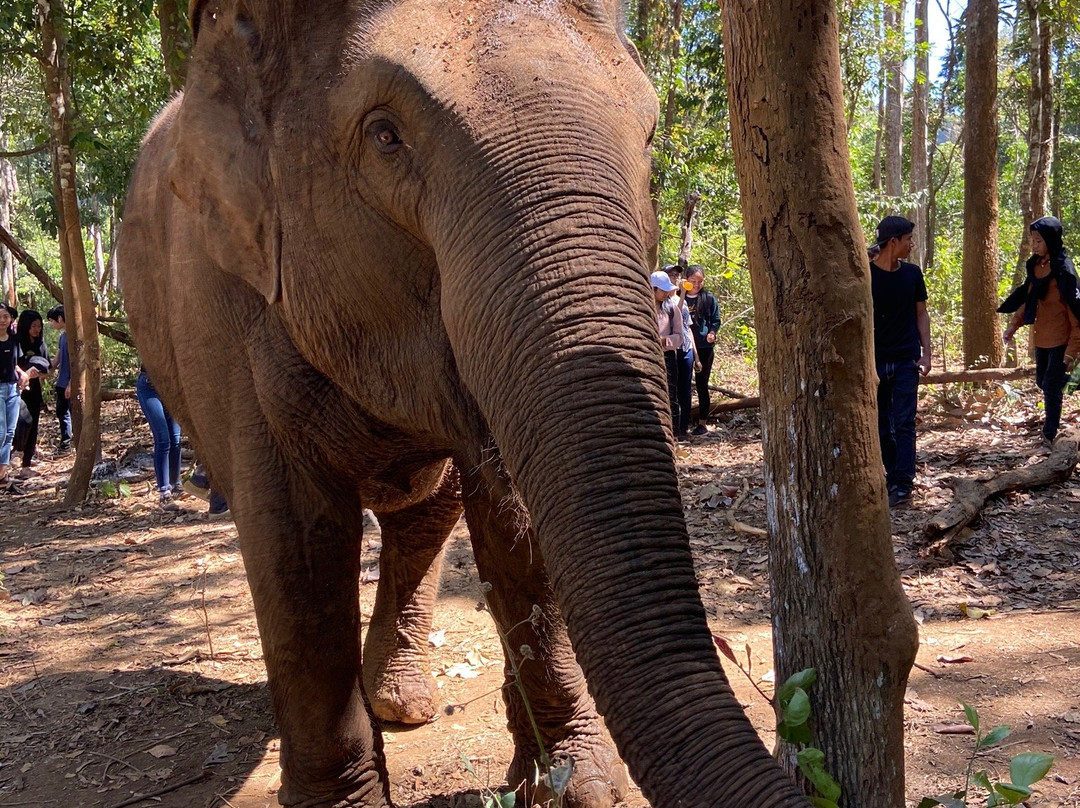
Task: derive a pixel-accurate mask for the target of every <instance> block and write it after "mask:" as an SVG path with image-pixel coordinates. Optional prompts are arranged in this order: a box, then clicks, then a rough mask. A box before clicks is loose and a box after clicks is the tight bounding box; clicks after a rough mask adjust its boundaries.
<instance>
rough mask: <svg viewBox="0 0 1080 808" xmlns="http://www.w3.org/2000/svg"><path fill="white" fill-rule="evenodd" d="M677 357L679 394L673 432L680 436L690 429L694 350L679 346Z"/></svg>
mask: <svg viewBox="0 0 1080 808" xmlns="http://www.w3.org/2000/svg"><path fill="white" fill-rule="evenodd" d="M676 353H677V354H678V357H677V359H676V361H677V363H678V379H677V385H678V390H677V392H678V396H679V423H678V425H677V426H678V428H677V429H676V430H675V434H676V435H678V436H679V437H682V436H683V435H685V434H686V433H687V431H688V430H689V429H690V408H691V407H692V406H693V399H692V395H693V389H694V352H693V351H684V350H682V349H681V348H680V349H679V350H678V351H676Z"/></svg>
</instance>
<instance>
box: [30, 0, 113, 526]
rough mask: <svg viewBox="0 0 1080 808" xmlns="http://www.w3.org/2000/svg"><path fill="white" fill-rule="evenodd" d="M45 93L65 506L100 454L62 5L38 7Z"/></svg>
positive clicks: (79, 492)
mask: <svg viewBox="0 0 1080 808" xmlns="http://www.w3.org/2000/svg"><path fill="white" fill-rule="evenodd" d="M37 8H38V25H39V28H40V31H41V44H42V54H43V56H44V59H43V61H42V65H43V68H44V73H45V92H46V95H47V99H48V102H49V117H50V124H51V128H52V141H53V143H52V147H53V148H52V158H53V182H54V188H55V192H56V210H57V215H58V217H59V221H60V259H61V268H62V271H63V276H64V313H65V314H66V315H67V317H66V320H67V333H68V352H69V356H70V358H71V384H72V387H73V391H72V396H71V403H72V411H73V412H72V414H73V415H74V416H75V417H74V418H72V426H73V427H74V429H75V431H76V436H75V437H76V456H75V465H74V467H73V468H72V470H71V477H70V479H69V480H68V487H67V491H66V493H65V495H64V504H65V505H69V506H70V505H76V504H79V503H81V502H82V501H84V500H85V499H86V492H87V490H88V489H89V486H90V475H91V473H92V472H93V470H94V463H95V462H96V460H97V458H98V455H99V454H100V448H101V346H100V345H99V343H98V336H97V329H96V328H95V325H96V321H97V318H96V312H95V311H94V294H93V290H92V289H91V287H90V277H89V275H88V274H87V266H86V250H85V247H84V246H83V239H82V222H81V217H80V215H79V198H78V189H77V185H76V182H75V154H74V151H73V150H72V148H71V115H72V107H71V90H70V87H71V85H70V81H69V76H68V72H67V56H66V53H65V41H64V32H63V25H64V22H65V20H66V12H65V9H64V4H63V0H48V2H43V0H39V3H38V7H37Z"/></svg>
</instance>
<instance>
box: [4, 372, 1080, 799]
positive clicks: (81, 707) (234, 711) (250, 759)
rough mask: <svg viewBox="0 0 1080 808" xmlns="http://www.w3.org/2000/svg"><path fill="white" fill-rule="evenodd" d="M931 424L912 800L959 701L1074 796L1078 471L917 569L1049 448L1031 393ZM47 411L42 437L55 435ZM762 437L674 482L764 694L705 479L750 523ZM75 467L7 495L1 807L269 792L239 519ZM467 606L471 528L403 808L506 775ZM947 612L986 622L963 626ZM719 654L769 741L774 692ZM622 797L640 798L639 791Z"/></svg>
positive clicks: (913, 535)
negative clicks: (977, 480) (103, 481)
mask: <svg viewBox="0 0 1080 808" xmlns="http://www.w3.org/2000/svg"><path fill="white" fill-rule="evenodd" d="M1034 398H1035V397H1034V396H1033V395H1031V394H1030V392H1029V393H1028V394H1027V396H1026V400H1028V401H1032V400H1034ZM1077 401H1078V400H1077V399H1076V398H1074V399H1073V400H1072V404H1073V409H1072V411H1071V413H1068V414H1067V415H1068V417H1069V418H1070V419H1071V421H1072V423H1077V415H1078V414H1077V411H1076V409H1075V405H1076V403H1077ZM922 413H923V415H922V422H921V424H920V433H919V463H920V481H919V486H918V488H917V490H916V499H915V503H914V507H913V508H912V509H911V510H909V511H904V512H899V513H898V514H896V516H895V519H894V530H895V535H894V544H895V548H896V557H897V561H898V564H899V566H900V569H901V571H902V574H903V580H904V585H905V588H906V590H907V593H908V596H909V597H910V599H911V602H912V605H913V607H914V609H915V614H916V617H917V619H918V620H919V622H920V623H921V627H920V634H921V645H920V650H919V656H918V664H919V666H920V667H918V668H916V669H915V670H913V671H912V675H911V683H910V692H909V694H908V695H909V699H908V707H907V715H906V724H907V730H908V732H907V750H908V754H907V771H908V794H909V798H910V804H911V805H915V804H916V803H917V802H918V801H919V799H920V798H921V797H924V796H928V795H932V794H938V793H941V792H942V791H945V790H949V789H953V788H956V787H958V785H959V783H958V781H959V780H961V779H962V776H963V771H964V768H965V766H966V761H967V754H968V750H969V749H970V747H971V744H972V738H971V736H966V735H954V734H945V733H942V732H941V730H942V729H944V728H946V726H947V725H950V724H956V723H957V722H958V721H960V720H961V719H962V713H961V710H960V707H959V706H958V704H957V702H958V700H964V701H966V702H968V703H970V704H972V705H973V706H975V707H976V708H977V709H978V710H979V712H980V714H981V716H982V720H983V722H984V725H990V726H993V725H997V724H1008V725H1009V726H1011V727H1012V728H1013V734H1012V735H1010V736H1009V738H1008V739H1007V740H1006V741H1005V743H1004V744H1003V745H1002V747H1001V748H1000V749H997V750H994V751H992V752H990V753H988V754H986V755H985V756H983V758H982V759H981V760H980V761H979V764H978V765H979V766H980V767H983V768H988V769H990V770H991V771H996V772H998V773H1000V774H1003V775H1007V760H1008V757H1010V756H1011V755H1014V754H1016V753H1018V752H1020V751H1041V752H1047V753H1049V754H1051V755H1053V756H1054V758H1055V764H1054V768H1053V769H1052V771H1051V774H1050V776H1049V777H1048V778H1047V779H1046V780H1044V781H1043V782H1042V783H1040V784H1039V786H1038V788H1037V792H1036V797H1035V798H1034V799H1033V800H1032V802H1031V804H1032V805H1036V806H1047V807H1049V806H1058V807H1059V808H1065V807H1066V806H1069V807H1071V808H1078V806H1080V758H1078V755H1080V480H1078V479H1077V477H1076V476H1074V477H1073V479H1071V480H1070V481H1068V482H1067V483H1065V484H1060V485H1054V486H1051V487H1048V488H1045V489H1042V490H1036V491H1031V492H1025V493H1018V494H1015V495H1012V496H1009V497H1007V498H1004V499H1002V500H999V501H995V502H993V503H991V504H990V506H989V507H987V508H986V510H985V511H984V512H983V514H982V518H981V519H980V520H979V521H978V522H976V523H975V525H974V526H973V530H972V532H971V533H970V535H967V536H966V537H965V538H964V539H963V541H962V543H961V544H959V545H953V546H952V548H951V552H950V553H948V554H946V555H945V556H937V557H933V558H920V557H919V555H918V549H919V547H920V532H921V527H922V524H923V523H924V522H925V520H926V519H927V518H928V517H929V516H931V515H932V514H934V513H936V512H937V511H938V510H940V509H941V508H943V507H944V506H945V505H946V504H947V503H948V502H949V501H950V498H951V491H950V488H949V485H948V479H949V478H950V477H951V476H954V475H957V476H975V475H981V474H987V473H992V472H994V471H1000V470H1003V469H1005V468H1011V467H1016V466H1020V465H1024V464H1026V463H1030V462H1036V461H1037V460H1038V459H1039V455H1038V451H1039V450H1038V449H1037V447H1036V437H1037V434H1038V432H1037V424H1038V413H1037V412H1035V411H1034V410H1033V409H1032V408H1031V407H1030V406H1027V405H1025V404H1023V403H1022V401H1021V402H1017V401H1015V400H1012V401H1010V400H1008V399H1007V398H1006V399H1003V398H1002V397H1001V396H1000V395H997V396H996V397H982V398H979V397H974V396H967V397H964V396H963V395H962V394H961V393H959V392H955V393H953V394H952V395H951V397H950V396H945V395H944V394H941V393H940V392H939V393H938V394H937V397H936V398H929V397H928V398H926V399H925V400H924V401H923V404H922ZM42 419H43V430H42V431H43V436H42V444H43V446H45V447H49V446H51V445H52V443H53V441H54V440H55V425H54V424H53V423H52V421H51V420H50V416H48V415H43V416H42ZM106 424H107V435H106V450H105V454H106V456H107V457H117V456H119V455H120V454H121V453H122V452H123V451H124V450H125V449H127V448H128V447H130V446H131V445H132V444H136V443H142V444H143V445H144V446H145V445H146V444H147V443H148V441H149V433H148V431H147V430H145V429H144V427H143V424H142V422H141V418H140V417H139V415H138V410H137V408H136V407H135V405H134V403H133V402H118V403H114V404H110V405H108V410H107V418H106ZM760 437H761V435H760V430H759V428H758V421H757V416H756V414H754V413H742V414H738V415H736V416H734V417H733V418H731V419H730V420H729V421H728V422H726V423H722V424H718V425H716V428H715V430H714V431H713V432H712V434H710V435H709V436H707V437H704V438H695V439H694V440H693V441H692V442H690V443H689V444H685V445H683V446H682V447H681V448H680V475H681V480H682V490H683V497H684V503H685V507H686V513H687V517H688V521H689V525H690V533H691V537H692V541H693V547H694V552H695V557H696V559H697V565H698V576H699V579H700V582H701V588H702V596H703V598H704V601H705V604H706V607H707V609H708V612H709V616H710V620H711V624H712V628H713V630H714V632H715V633H716V634H718V635H721V636H723V637H725V638H727V639H728V641H729V642H730V644H731V645H732V646H733V647H735V648H736V649H743V648H744V646H749V654H750V658H751V660H752V662H753V667H752V673H753V676H754V678H755V679H758V680H763V682H764V683H763V684H762V687H763V688H764V689H766V690H769V688H770V687H771V685H769V684H768V680H769V679H770V667H771V662H770V658H771V652H770V645H769V640H770V636H769V635H770V631H769V616H768V611H767V608H768V582H767V558H766V553H765V545H764V539H762V538H759V537H757V536H754V535H751V534H748V533H744V532H736V531H735V530H734V529H733V528H732V527H731V525H730V524H729V522H728V519H727V515H726V510H725V509H726V507H727V506H728V505H730V504H731V499H730V497H729V496H728V494H729V493H730V489H723V490H718V485H719V484H723V485H725V486H731V487H732V488H737V489H741V488H742V487H744V486H746V487H748V489H749V495H748V497H747V498H746V500H745V502H743V503H742V504H741V506H740V507H739V510H738V514H737V515H738V519H739V520H741V521H742V522H744V523H747V524H750V525H756V526H759V527H760V526H763V524H764V482H763V479H762V468H761V444H760ZM69 466H70V459H63V458H60V459H54V458H51V457H49V456H47V455H46V456H45V457H44V458H43V460H42V463H41V465H40V466H38V467H37V470H38V471H39V472H40V475H39V476H37V477H35V478H33V479H32V480H29V481H27V483H26V488H27V489H28V491H29V495H28V496H26V497H24V498H21V499H12V498H3V499H0V571H2V572H3V575H4V578H3V585H4V587H5V588H6V592H4V591H0V598H2V600H0V808H14V806H61V807H65V806H87V807H88V808H90V807H91V806H93V808H120V806H126V805H132V804H138V805H144V806H146V805H162V806H177V807H179V806H196V807H202V806H205V807H206V808H228V806H232V807H233V808H256V807H259V808H261V806H269V805H276V804H277V803H276V797H275V791H276V788H277V783H278V754H279V741H278V737H277V735H276V730H275V727H274V722H273V720H272V718H271V714H270V706H269V702H268V698H267V691H266V681H265V671H264V668H263V663H262V659H261V650H260V646H259V641H258V634H257V630H256V627H255V620H254V616H253V612H252V606H251V600H250V596H249V594H248V590H247V586H246V583H245V580H244V573H243V567H242V564H241V560H240V554H239V549H238V544H237V537H236V531H235V528H234V527H233V525H232V524H231V523H229V522H225V523H211V522H208V521H206V519H205V517H204V512H205V507H206V506H205V504H204V503H202V502H200V501H198V500H187V501H185V502H184V503H183V504H182V507H183V510H182V511H181V512H180V513H179V514H172V513H165V512H162V511H160V510H159V509H157V507H156V506H155V504H154V501H153V497H152V496H151V494H150V487H149V485H148V484H145V483H143V484H140V485H136V486H134V492H133V495H132V496H130V497H126V498H118V499H105V498H99V499H96V500H95V501H93V502H91V503H90V504H88V505H86V506H85V507H83V508H81V509H79V510H75V511H64V510H62V509H60V507H59V502H60V491H59V489H58V484H59V483H60V482H61V481H62V480H63V479H64V478H65V475H66V472H67V470H68V468H69ZM365 544H366V546H365V569H366V575H365V578H367V579H369V580H368V581H367V582H366V583H363V584H361V587H360V597H361V602H362V605H363V609H364V611H365V612H366V613H370V610H371V607H372V604H373V602H374V594H375V584H374V583H373V582H372V580H371V579H374V578H376V577H377V569H378V567H377V564H378V555H377V541H376V540H375V539H373V538H372V539H368V540H366V542H365ZM480 602H481V599H480V593H479V587H478V583H477V579H476V576H475V573H474V571H473V565H472V560H471V556H470V551H469V547H468V538H467V532H466V530H465V527H464V525H463V524H462V525H459V526H458V528H457V530H456V531H455V533H454V537H453V540H452V547H451V548H450V551H449V554H448V558H447V563H446V565H445V568H444V573H443V578H442V587H441V595H440V601H439V605H438V610H437V612H436V616H435V632H434V633H433V635H432V637H431V642H432V645H433V649H432V654H433V660H434V671H433V674H434V675H435V681H436V684H437V685H438V687H439V689H440V693H441V694H442V699H443V701H444V702H445V704H446V705H447V706H448V710H449V714H445V715H443V716H442V717H441V718H440V719H439V720H437V721H435V722H433V723H431V724H429V725H426V726H423V727H419V728H415V729H403V728H400V727H386V728H385V729H384V735H383V737H384V739H385V740H386V749H387V754H388V757H389V763H390V773H391V778H392V784H393V797H394V800H395V803H396V804H398V805H412V806H420V805H424V806H429V805H430V806H439V807H440V808H444V807H448V806H454V807H455V808H457V807H458V806H461V808H464V807H465V806H469V808H474V807H475V806H478V805H479V804H480V798H479V796H478V794H479V790H480V788H481V787H482V786H491V787H498V786H499V785H500V784H502V778H503V775H504V772H505V767H506V764H507V763H508V761H509V759H510V755H511V749H510V746H509V743H508V737H507V734H506V732H505V726H504V721H503V717H502V710H501V702H500V698H499V695H498V692H497V691H498V687H499V684H500V679H501V670H502V664H501V658H502V653H501V650H500V647H499V643H498V639H497V636H496V634H495V632H494V630H493V627H492V624H491V621H490V619H489V618H488V615H487V614H486V613H485V612H484V611H483V607H482V605H480ZM961 604H966V605H967V606H969V607H977V608H980V609H983V610H985V611H986V612H988V614H987V615H985V616H983V619H971V616H972V615H975V614H978V613H977V612H972V611H971V610H970V609H969V611H968V614H969V617H965V616H964V615H963V614H962V613H961V610H960V605H961ZM740 653H742V651H741V650H740ZM946 660H947V661H946ZM965 660H966V661H965ZM724 664H725V667H726V668H727V670H728V674H729V676H730V678H731V680H732V682H733V684H734V687H735V689H736V692H737V694H738V695H739V697H740V698H741V699H742V701H743V703H744V704H745V705H746V706H747V710H748V712H749V715H750V717H751V719H752V720H753V721H754V724H755V726H757V727H758V729H759V731H760V732H761V735H762V737H763V738H764V739H765V741H766V743H768V744H771V743H772V741H773V733H772V731H771V730H770V726H771V721H772V716H771V713H770V711H769V709H768V706H767V703H766V702H765V700H764V699H763V698H762V697H761V696H760V695H758V694H757V693H756V692H755V691H754V690H753V689H752V688H751V687H750V686H749V684H748V683H747V682H746V680H745V678H744V676H743V675H742V674H741V673H740V672H739V671H738V670H736V669H735V668H734V666H732V665H730V664H729V663H728V661H727V660H724ZM465 760H468V761H470V763H471V767H472V768H473V769H474V771H475V772H476V774H475V775H474V774H472V773H470V772H469V771H468V770H467V769H466V765H465V763H464V761H465ZM155 795H157V796H155ZM137 797H142V798H143V799H141V800H139V799H135V798H137ZM630 803H631V804H632V805H643V804H644V801H643V800H642V798H641V796H640V793H638V792H633V793H632V794H631V798H630Z"/></svg>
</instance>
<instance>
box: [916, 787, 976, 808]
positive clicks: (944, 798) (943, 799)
mask: <svg viewBox="0 0 1080 808" xmlns="http://www.w3.org/2000/svg"><path fill="white" fill-rule="evenodd" d="M963 793H964V792H962V791H957V792H956V793H954V794H939V795H938V796H936V797H924V798H923V800H922V802H920V803H919V804H918V805H917V806H916V808H934V806H935V805H944V806H945V808H968V804H967V803H966V802H964V801H963V800H962V799H960V795H961V794H963Z"/></svg>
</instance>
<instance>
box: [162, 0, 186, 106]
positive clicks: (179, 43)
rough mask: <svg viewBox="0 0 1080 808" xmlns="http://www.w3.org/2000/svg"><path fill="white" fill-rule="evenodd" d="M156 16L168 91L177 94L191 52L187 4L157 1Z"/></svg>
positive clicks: (181, 85) (175, 1) (164, 0)
mask: <svg viewBox="0 0 1080 808" xmlns="http://www.w3.org/2000/svg"><path fill="white" fill-rule="evenodd" d="M157 15H158V26H159V28H160V30H161V61H162V62H163V64H164V65H165V75H166V76H168V77H169V89H170V90H171V91H172V92H173V93H177V92H179V91H180V90H182V89H183V88H184V77H185V76H186V75H187V55H188V53H189V52H190V51H191V35H190V29H189V28H188V24H187V4H186V3H178V2H177V0H158V2H157Z"/></svg>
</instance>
